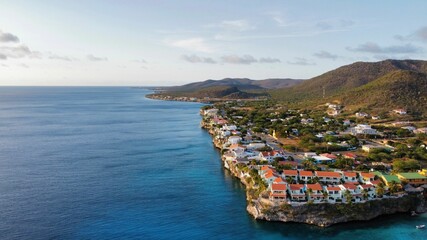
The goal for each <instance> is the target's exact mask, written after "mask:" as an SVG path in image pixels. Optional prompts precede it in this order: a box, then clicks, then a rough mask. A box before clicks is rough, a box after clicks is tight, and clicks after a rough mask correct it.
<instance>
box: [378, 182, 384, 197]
mask: <svg viewBox="0 0 427 240" xmlns="http://www.w3.org/2000/svg"><path fill="white" fill-rule="evenodd" d="M376 192H377V195H378V197H382V196H383V195H384V192H385V190H384V185H383V184H378V187H377V190H376Z"/></svg>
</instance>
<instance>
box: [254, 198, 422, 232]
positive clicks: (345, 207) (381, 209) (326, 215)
mask: <svg viewBox="0 0 427 240" xmlns="http://www.w3.org/2000/svg"><path fill="white" fill-rule="evenodd" d="M247 211H248V212H249V213H250V214H251V215H252V216H253V217H254V218H255V219H260V220H267V221H281V222H299V223H307V224H313V225H317V226H320V227H328V226H331V225H333V224H337V223H344V222H350V221H366V220H371V219H374V218H376V217H378V216H381V215H386V214H394V213H405V212H410V211H416V212H425V211H427V205H426V199H425V198H424V196H423V195H422V194H409V195H406V196H403V197H399V198H384V199H381V200H373V201H367V202H364V203H352V204H345V203H339V204H329V203H321V204H304V205H300V206H291V205H281V206H268V205H265V204H263V203H262V201H253V202H251V203H249V204H248V206H247Z"/></svg>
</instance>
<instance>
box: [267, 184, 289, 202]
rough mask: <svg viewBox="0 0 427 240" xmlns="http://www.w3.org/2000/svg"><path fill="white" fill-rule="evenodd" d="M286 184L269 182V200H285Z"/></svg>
mask: <svg viewBox="0 0 427 240" xmlns="http://www.w3.org/2000/svg"><path fill="white" fill-rule="evenodd" d="M286 190H287V185H286V184H276V183H273V184H271V192H270V200H271V201H279V202H281V201H286Z"/></svg>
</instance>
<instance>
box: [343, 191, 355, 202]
mask: <svg viewBox="0 0 427 240" xmlns="http://www.w3.org/2000/svg"><path fill="white" fill-rule="evenodd" d="M344 198H345V201H346V202H347V203H350V202H351V199H352V198H353V196H352V195H351V192H350V191H349V190H348V189H347V190H345V192H344Z"/></svg>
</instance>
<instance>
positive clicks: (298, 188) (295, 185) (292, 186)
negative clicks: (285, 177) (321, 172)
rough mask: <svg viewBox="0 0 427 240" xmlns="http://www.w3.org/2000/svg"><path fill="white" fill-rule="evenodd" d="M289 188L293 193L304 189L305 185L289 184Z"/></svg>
mask: <svg viewBox="0 0 427 240" xmlns="http://www.w3.org/2000/svg"><path fill="white" fill-rule="evenodd" d="M289 188H290V189H291V190H292V191H295V190H300V189H303V188H304V185H303V184H289Z"/></svg>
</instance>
